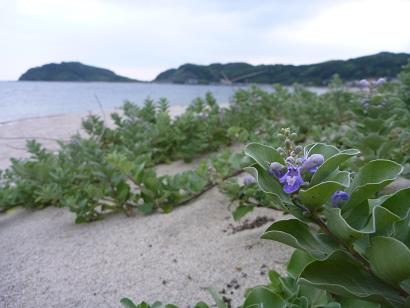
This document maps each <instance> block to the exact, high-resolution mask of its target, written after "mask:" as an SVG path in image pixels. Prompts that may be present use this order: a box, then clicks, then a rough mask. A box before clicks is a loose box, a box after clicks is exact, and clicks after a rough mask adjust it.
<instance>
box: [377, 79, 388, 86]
mask: <svg viewBox="0 0 410 308" xmlns="http://www.w3.org/2000/svg"><path fill="white" fill-rule="evenodd" d="M385 83H386V79H384V78H379V79H377V81H376V83H375V85H376V87H379V86H382V85H384V84H385Z"/></svg>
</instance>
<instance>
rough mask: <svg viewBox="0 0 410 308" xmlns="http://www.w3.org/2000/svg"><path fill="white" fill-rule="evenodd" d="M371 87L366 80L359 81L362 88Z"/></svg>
mask: <svg viewBox="0 0 410 308" xmlns="http://www.w3.org/2000/svg"><path fill="white" fill-rule="evenodd" d="M369 86H370V83H369V82H368V81H367V80H366V79H362V80H360V81H359V87H360V88H368V87H369Z"/></svg>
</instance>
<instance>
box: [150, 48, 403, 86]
mask: <svg viewBox="0 0 410 308" xmlns="http://www.w3.org/2000/svg"><path fill="white" fill-rule="evenodd" d="M408 59H410V54H406V53H390V52H381V53H378V54H375V55H370V56H365V57H360V58H354V59H349V60H334V61H326V62H322V63H317V64H309V65H283V64H274V65H256V66H254V65H251V64H248V63H227V64H220V63H215V64H210V65H196V64H184V65H182V66H180V67H179V68H177V69H175V68H174V69H169V70H167V71H165V72H162V73H160V74H159V75H158V76H157V77H156V78H155V80H154V82H164V83H179V84H210V83H219V84H232V83H263V84H272V83H280V84H284V85H290V84H293V83H300V84H304V85H312V86H325V85H327V84H328V82H329V80H330V79H331V77H332V76H333V75H334V74H338V75H339V76H340V77H341V78H342V79H343V81H345V82H349V81H355V80H360V79H363V78H378V77H387V78H395V77H396V75H397V74H398V73H399V72H400V70H401V67H402V66H403V65H405V64H406V63H407V61H408Z"/></svg>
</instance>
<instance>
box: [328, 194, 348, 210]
mask: <svg viewBox="0 0 410 308" xmlns="http://www.w3.org/2000/svg"><path fill="white" fill-rule="evenodd" d="M349 198H350V195H349V194H348V193H347V192H345V191H340V190H338V191H336V192H335V193H334V194H333V195H332V206H333V207H334V208H338V207H340V206H341V205H342V204H343V203H345V202H346V201H347V200H349Z"/></svg>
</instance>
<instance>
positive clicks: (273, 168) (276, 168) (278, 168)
mask: <svg viewBox="0 0 410 308" xmlns="http://www.w3.org/2000/svg"><path fill="white" fill-rule="evenodd" d="M286 171H287V169H286V167H285V166H284V165H281V164H279V163H277V162H273V163H271V164H270V166H269V170H268V172H269V174H270V175H274V176H276V177H277V178H278V179H279V178H281V177H282V176H283V175H284V174H285V173H286Z"/></svg>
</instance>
